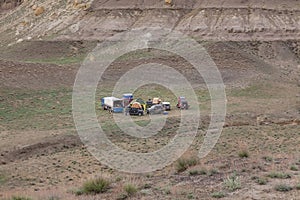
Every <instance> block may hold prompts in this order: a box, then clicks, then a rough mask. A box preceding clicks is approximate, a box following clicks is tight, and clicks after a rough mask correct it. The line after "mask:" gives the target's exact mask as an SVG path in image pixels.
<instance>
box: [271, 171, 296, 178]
mask: <svg viewBox="0 0 300 200" xmlns="http://www.w3.org/2000/svg"><path fill="white" fill-rule="evenodd" d="M267 176H268V177H270V178H279V179H288V178H291V177H292V176H291V175H290V174H287V173H283V172H271V173H269V174H268V175H267Z"/></svg>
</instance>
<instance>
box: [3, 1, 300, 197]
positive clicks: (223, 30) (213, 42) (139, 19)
mask: <svg viewBox="0 0 300 200" xmlns="http://www.w3.org/2000/svg"><path fill="white" fill-rule="evenodd" d="M40 6H43V7H44V12H43V13H40V14H38V15H36V14H35V11H34V10H36V9H33V8H32V7H40ZM0 8H1V12H0V27H1V28H0V52H1V53H0V77H1V78H0V199H5V200H6V199H13V197H15V199H16V198H17V197H20V198H21V197H24V198H25V197H27V198H29V199H34V200H35V199H38V200H42V199H49V200H50V199H52V200H53V199H215V198H222V199H295V200H296V199H299V196H300V153H299V152H300V78H299V77H300V45H299V44H300V36H299V34H300V30H299V28H300V24H299V21H300V15H299V13H300V5H299V2H298V1H296V0H295V1H286V2H285V3H282V2H281V1H277V0H276V1H275V0H274V1H254V0H252V1H251V0H248V1H234V0H231V1H225V0H224V1H184V3H182V1H176V0H175V1H173V5H167V4H165V3H164V1H156V0H151V1H138V0H137V1H127V0H120V1H114V0H108V1H101V0H99V1H96V0H94V1H84V0H83V1H70V0H69V1H55V2H53V1H48V0H43V1H34V0H26V1H25V0H24V1H17V0H16V1H13V0H11V1H9V0H2V1H0ZM143 27H164V28H170V29H173V30H177V31H182V32H185V33H187V34H188V35H190V36H191V37H193V38H194V39H196V40H197V41H198V42H199V43H200V44H201V45H202V46H203V47H205V49H206V50H207V52H208V53H209V55H210V56H211V58H212V59H213V61H214V62H215V63H216V65H217V67H218V69H219V71H220V72H221V75H222V78H223V81H224V84H225V85H226V95H227V115H226V122H225V125H224V129H223V132H222V134H221V137H220V139H219V141H218V143H217V145H216V146H215V148H214V149H213V150H212V152H210V154H209V155H208V156H207V157H205V158H204V159H201V160H200V159H197V158H196V156H197V151H198V150H199V148H200V147H201V144H202V142H203V138H204V136H205V133H206V130H207V126H208V124H209V117H210V95H209V93H208V90H207V88H206V86H205V83H204V81H203V79H202V77H201V75H200V74H198V73H197V72H196V71H195V70H194V69H193V67H192V66H191V65H190V64H189V63H188V62H187V61H185V60H184V59H183V58H181V57H179V56H177V55H174V54H171V53H168V52H163V51H160V50H156V49H150V50H147V51H146V50H145V51H138V52H132V53H129V54H126V55H124V56H123V57H121V58H119V59H118V60H116V61H115V62H114V63H112V64H111V65H110V67H109V68H108V70H106V72H105V74H104V76H103V79H102V80H101V82H100V83H99V88H98V90H97V94H96V96H97V99H96V105H95V106H96V111H97V117H98V120H99V123H101V125H102V126H103V127H104V129H105V130H106V133H107V137H108V138H109V139H110V140H111V141H112V142H114V143H115V144H116V145H118V146H120V147H122V148H124V149H126V150H129V151H135V152H141V153H147V152H152V151H155V150H156V149H159V148H161V147H162V146H164V145H166V144H167V143H168V142H169V141H170V140H171V139H172V138H173V137H174V133H175V131H176V129H177V127H178V123H179V117H178V116H179V114H180V111H179V110H176V109H175V105H176V97H175V96H174V95H173V94H171V93H170V92H169V91H167V90H166V89H165V88H162V87H159V86H157V85H152V86H149V85H148V86H145V88H140V89H139V90H137V91H135V94H134V95H135V96H139V97H141V98H143V99H148V98H149V96H154V95H157V96H161V97H162V98H164V99H166V100H168V101H170V102H171V105H172V106H173V108H174V109H173V110H172V111H171V112H170V114H169V116H168V120H167V124H166V126H165V127H164V129H163V131H162V132H160V133H159V134H158V135H156V136H155V137H153V138H148V139H137V138H134V137H131V136H128V135H127V134H126V133H123V132H122V131H121V130H120V129H119V128H118V127H117V126H116V124H115V123H114V122H113V118H112V115H111V114H109V113H108V112H106V111H103V110H101V109H100V107H99V104H100V102H99V101H100V98H101V97H103V96H107V95H110V94H111V92H112V90H113V86H114V84H115V83H116V80H118V79H119V78H120V77H121V76H122V75H123V74H124V73H126V72H127V71H128V70H130V69H132V68H133V67H135V66H138V65H140V64H144V63H160V64H165V65H168V66H170V67H173V68H175V69H177V70H178V71H179V72H180V73H182V74H183V75H184V76H185V77H186V78H187V79H188V80H189V81H190V83H191V84H192V86H193V88H194V89H195V91H196V94H197V95H198V98H199V101H200V102H199V106H200V109H201V126H200V127H199V130H198V134H197V136H196V138H195V140H194V142H193V145H192V146H191V147H190V148H189V150H188V151H187V152H186V153H185V154H184V155H183V156H182V158H181V159H180V160H178V161H176V162H175V163H173V164H172V165H170V166H167V167H165V168H164V169H162V170H159V171H155V172H152V173H148V174H128V173H121V172H118V171H116V170H113V169H110V168H109V167H108V166H105V165H103V164H101V163H100V162H99V161H97V160H96V159H95V158H94V157H93V156H92V155H91V154H90V153H89V152H88V151H87V149H86V147H85V146H84V144H83V143H82V142H81V140H80V138H79V136H78V135H77V132H76V128H75V125H74V121H73V117H72V88H73V85H74V81H75V77H76V74H77V71H78V69H79V67H80V65H81V63H82V62H83V60H84V59H85V57H86V56H87V55H88V53H89V52H91V51H92V50H93V49H94V48H95V47H96V46H97V44H98V43H99V42H101V41H104V40H106V39H108V38H109V37H110V36H113V35H115V34H118V33H120V32H124V31H127V30H131V29H134V28H143ZM145 73H146V72H145ZM194 106H197V105H194ZM133 119H134V121H135V122H136V123H138V124H141V125H143V124H147V123H148V121H149V118H148V117H147V116H143V117H133ZM183 161H185V162H189V161H195V162H191V163H193V164H191V165H188V166H185V167H184V168H180V162H183ZM181 167H182V166H181ZM96 177H103V178H105V179H107V180H108V181H109V182H110V187H109V189H108V190H107V191H105V192H103V193H101V194H96V195H94V194H86V195H78V190H79V189H80V188H81V187H82V186H83V184H84V183H85V182H86V181H89V180H93V179H95V178H96ZM233 177H234V178H233ZM233 179H234V180H235V181H236V182H234V183H232V182H231V183H229V181H228V180H233ZM126 185H132V186H133V187H134V188H135V189H136V191H135V192H133V193H132V194H131V193H129V192H128V190H126V189H124V187H125V186H126ZM76 194H77V195H76Z"/></svg>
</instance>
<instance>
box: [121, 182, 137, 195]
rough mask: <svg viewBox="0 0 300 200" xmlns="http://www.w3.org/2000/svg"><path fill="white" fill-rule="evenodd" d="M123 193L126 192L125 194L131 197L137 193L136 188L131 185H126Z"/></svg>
mask: <svg viewBox="0 0 300 200" xmlns="http://www.w3.org/2000/svg"><path fill="white" fill-rule="evenodd" d="M124 191H125V192H126V194H127V195H128V196H133V195H135V194H136V193H137V191H138V189H137V187H136V186H134V185H132V184H127V185H125V186H124Z"/></svg>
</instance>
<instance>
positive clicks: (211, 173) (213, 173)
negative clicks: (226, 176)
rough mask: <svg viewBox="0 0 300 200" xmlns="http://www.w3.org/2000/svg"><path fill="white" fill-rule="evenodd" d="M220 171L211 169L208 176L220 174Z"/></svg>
mask: <svg viewBox="0 0 300 200" xmlns="http://www.w3.org/2000/svg"><path fill="white" fill-rule="evenodd" d="M218 173H219V171H218V170H217V169H214V168H213V169H210V170H209V172H208V173H207V175H208V176H213V175H215V174H218Z"/></svg>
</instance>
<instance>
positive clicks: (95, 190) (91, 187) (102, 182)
mask: <svg viewBox="0 0 300 200" xmlns="http://www.w3.org/2000/svg"><path fill="white" fill-rule="evenodd" d="M109 187H110V182H109V181H108V180H106V179H104V178H97V179H94V180H90V181H87V182H85V183H84V184H83V187H82V188H81V189H79V190H78V191H77V192H76V194H77V195H83V194H85V195H88V194H99V193H104V192H106V191H108V189H109Z"/></svg>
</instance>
